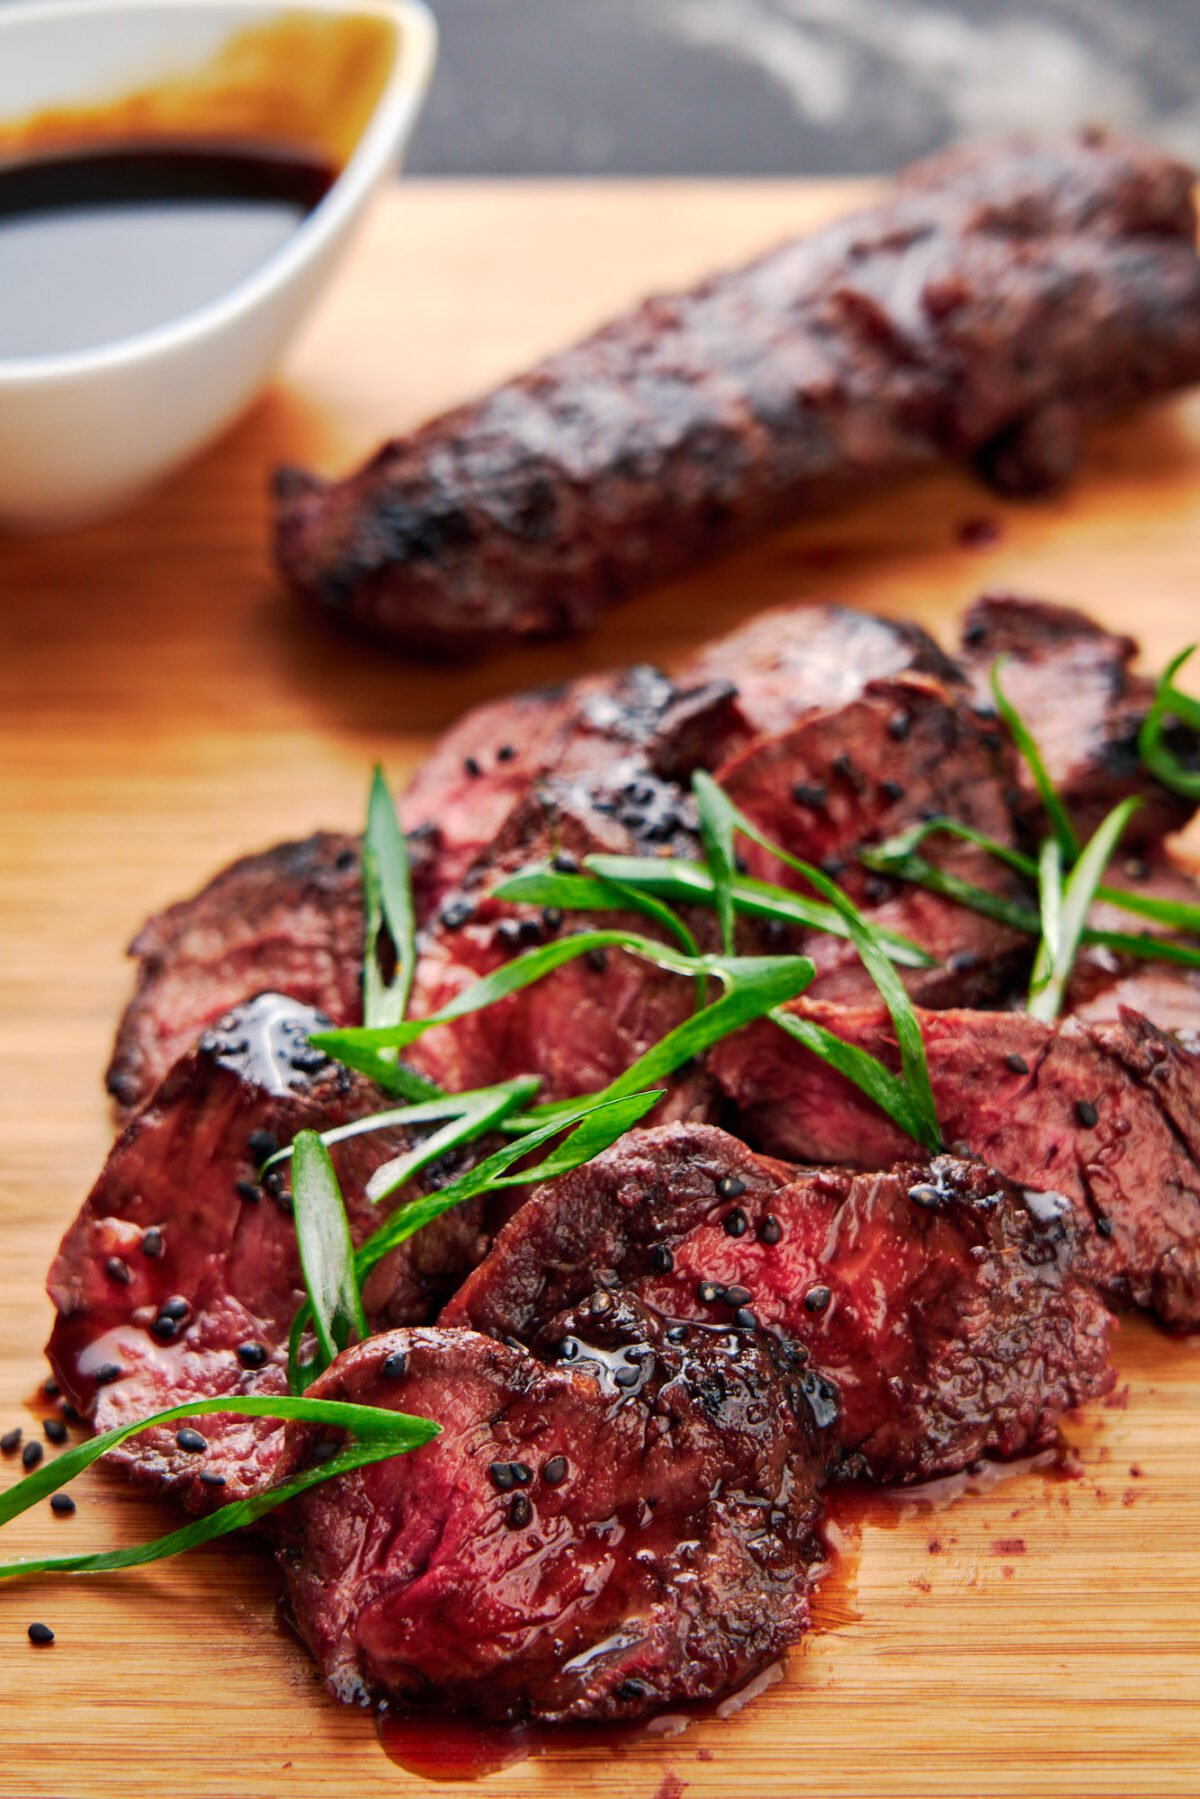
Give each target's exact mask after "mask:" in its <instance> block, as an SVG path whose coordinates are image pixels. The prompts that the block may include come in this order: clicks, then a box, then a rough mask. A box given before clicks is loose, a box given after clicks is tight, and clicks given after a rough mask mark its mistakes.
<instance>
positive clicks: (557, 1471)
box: [542, 1455, 567, 1487]
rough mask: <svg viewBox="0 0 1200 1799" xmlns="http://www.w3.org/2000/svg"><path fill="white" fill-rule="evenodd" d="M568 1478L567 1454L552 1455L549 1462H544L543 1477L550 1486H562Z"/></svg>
mask: <svg viewBox="0 0 1200 1799" xmlns="http://www.w3.org/2000/svg"><path fill="white" fill-rule="evenodd" d="M566 1478H567V1458H566V1456H565V1455H552V1456H551V1457H550V1460H549V1461H548V1462H543V1463H542V1479H543V1480H544V1481H545V1483H546V1485H547V1486H548V1487H561V1486H562V1484H563V1482H564V1480H566Z"/></svg>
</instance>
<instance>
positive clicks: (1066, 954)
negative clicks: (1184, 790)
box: [1029, 796, 1141, 1024]
mask: <svg viewBox="0 0 1200 1799" xmlns="http://www.w3.org/2000/svg"><path fill="white" fill-rule="evenodd" d="M1140 804H1141V801H1140V800H1139V799H1138V798H1137V797H1136V796H1134V797H1133V798H1130V799H1127V800H1122V801H1121V803H1120V805H1119V806H1114V807H1113V809H1112V811H1111V812H1110V813H1109V814H1108V817H1107V818H1106V819H1104V821H1103V822H1102V823H1101V824H1100V825H1098V826H1097V828H1096V831H1095V833H1094V834H1093V835H1092V837H1090V838H1089V840H1088V842H1087V844H1086V845H1085V847H1084V849H1083V850H1082V852H1081V853H1080V856H1079V860H1078V861H1077V862H1076V864H1075V866H1074V868H1073V869H1072V870H1071V872H1070V874H1069V875H1068V876H1067V877H1066V880H1065V881H1064V880H1063V872H1062V859H1061V858H1062V849H1061V846H1060V845H1059V844H1058V843H1057V842H1056V841H1055V840H1054V839H1053V838H1048V839H1047V841H1046V842H1045V843H1044V844H1043V845H1042V855H1041V861H1040V865H1039V871H1040V881H1039V894H1040V899H1041V909H1042V937H1041V942H1040V943H1039V945H1038V952H1037V956H1036V958H1035V960H1034V965H1033V979H1032V982H1031V984H1030V989H1029V1014H1030V1017H1032V1018H1039V1019H1041V1021H1042V1023H1043V1024H1053V1022H1054V1020H1055V1019H1056V1018H1057V1017H1058V1015H1059V1013H1060V1012H1061V1010H1062V1003H1063V997H1064V995H1065V993H1066V987H1067V982H1068V980H1069V979H1070V976H1071V970H1072V968H1073V967H1074V965H1075V957H1076V955H1077V954H1078V951H1079V945H1080V943H1081V941H1082V939H1083V933H1084V928H1085V924H1086V920H1087V915H1088V912H1089V910H1090V908H1091V905H1092V901H1093V900H1094V898H1095V896H1096V887H1097V885H1098V884H1099V881H1100V877H1101V875H1102V874H1103V873H1104V870H1105V869H1106V868H1107V867H1108V864H1109V862H1110V861H1111V860H1112V857H1113V854H1114V852H1115V850H1116V847H1117V844H1118V843H1119V842H1120V839H1121V834H1122V832H1123V831H1124V829H1125V826H1126V825H1127V824H1128V823H1129V820H1130V818H1131V817H1132V816H1133V814H1134V813H1135V812H1136V811H1137V808H1138V807H1139V806H1140Z"/></svg>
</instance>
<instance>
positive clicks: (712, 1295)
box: [696, 1281, 725, 1306]
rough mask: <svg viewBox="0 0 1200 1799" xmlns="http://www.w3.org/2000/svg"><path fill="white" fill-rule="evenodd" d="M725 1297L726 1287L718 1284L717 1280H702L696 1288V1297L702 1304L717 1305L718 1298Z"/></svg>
mask: <svg viewBox="0 0 1200 1799" xmlns="http://www.w3.org/2000/svg"><path fill="white" fill-rule="evenodd" d="M724 1297H725V1289H724V1287H720V1286H718V1285H717V1283H716V1281H701V1282H700V1284H699V1286H698V1287H697V1288H696V1298H697V1299H698V1300H699V1301H700V1304H701V1305H702V1306H711V1305H715V1304H716V1303H717V1301H718V1299H724Z"/></svg>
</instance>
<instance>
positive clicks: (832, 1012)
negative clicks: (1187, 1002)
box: [710, 999, 1200, 1330]
mask: <svg viewBox="0 0 1200 1799" xmlns="http://www.w3.org/2000/svg"><path fill="white" fill-rule="evenodd" d="M793 1004H794V1006H795V1008H796V1009H797V1010H803V1011H807V1012H808V1013H809V1015H810V1016H811V1017H813V1018H814V1019H816V1020H817V1021H818V1022H820V1023H822V1024H824V1025H826V1026H827V1027H828V1028H829V1029H830V1030H832V1031H834V1032H835V1034H836V1035H837V1036H839V1037H841V1038H843V1039H844V1040H845V1041H847V1042H850V1043H856V1044H859V1045H860V1046H862V1047H863V1048H866V1049H869V1050H870V1051H871V1053H872V1054H875V1055H878V1056H880V1057H881V1058H882V1059H883V1060H885V1061H891V1062H892V1063H893V1064H894V1063H895V1059H896V1058H895V1046H894V1042H893V1040H892V1036H891V1028H890V1024H889V1021H888V1020H887V1017H886V1015H885V1014H882V1013H881V1012H879V1011H878V1010H877V1009H876V1008H873V1007H872V1008H863V1009H861V1010H854V1009H851V1008H848V1007H839V1006H822V1005H820V1004H811V1005H809V1004H806V1001H805V1000H804V999H801V1000H799V1001H796V1002H793ZM919 1016H920V1025H921V1033H922V1036H923V1037H924V1040H925V1050H926V1055H927V1058H928V1062H929V1075H930V1080H931V1082H932V1086H933V1095H934V1101H935V1103H936V1106H937V1111H938V1117H939V1118H940V1120H941V1124H942V1131H943V1134H944V1137H945V1140H946V1142H947V1143H950V1144H953V1145H959V1144H961V1145H963V1146H964V1147H965V1149H966V1150H968V1151H970V1152H971V1153H973V1154H975V1155H977V1156H979V1157H981V1158H982V1159H983V1161H985V1162H987V1163H989V1164H990V1165H991V1166H992V1167H994V1168H997V1169H999V1170H1000V1172H1001V1173H1002V1174H1004V1175H1006V1176H1007V1177H1008V1178H1009V1179H1010V1180H1013V1181H1017V1182H1019V1183H1023V1184H1025V1185H1028V1186H1030V1187H1036V1188H1043V1189H1051V1190H1054V1191H1056V1192H1060V1193H1063V1194H1065V1195H1066V1196H1067V1198H1068V1199H1069V1200H1070V1201H1071V1203H1072V1205H1073V1206H1074V1208H1075V1211H1076V1215H1077V1217H1078V1220H1079V1224H1080V1230H1081V1238H1080V1242H1081V1250H1080V1255H1081V1263H1082V1266H1083V1267H1084V1268H1085V1269H1086V1271H1087V1273H1088V1275H1089V1276H1090V1278H1091V1279H1092V1280H1094V1281H1095V1283H1096V1284H1097V1286H1098V1287H1099V1288H1100V1290H1101V1291H1102V1292H1103V1293H1105V1294H1106V1296H1107V1297H1108V1298H1109V1299H1110V1300H1111V1301H1112V1302H1113V1303H1114V1304H1120V1305H1129V1304H1132V1305H1136V1306H1141V1307H1144V1308H1146V1309H1148V1310H1150V1311H1153V1312H1155V1313H1156V1314H1157V1315H1158V1317H1159V1318H1160V1319H1161V1321H1162V1322H1163V1323H1164V1324H1165V1325H1167V1326H1169V1327H1170V1328H1172V1329H1176V1330H1194V1329H1196V1328H1200V1056H1196V1055H1193V1054H1191V1053H1189V1052H1188V1051H1187V1050H1186V1049H1184V1048H1182V1047H1181V1046H1180V1045H1179V1044H1178V1043H1177V1042H1175V1040H1174V1039H1173V1038H1171V1037H1168V1036H1166V1035H1165V1034H1164V1033H1163V1032H1161V1031H1159V1030H1158V1029H1156V1027H1155V1026H1154V1025H1152V1024H1151V1023H1150V1022H1149V1021H1148V1020H1147V1019H1144V1018H1142V1017H1140V1016H1139V1015H1138V1014H1136V1013H1132V1012H1126V1013H1124V1014H1123V1016H1122V1017H1121V1018H1120V1019H1119V1021H1118V1022H1117V1023H1115V1024H1108V1025H1088V1024H1085V1023H1083V1022H1082V1021H1080V1020H1076V1019H1067V1020H1066V1021H1065V1022H1063V1023H1062V1024H1059V1025H1047V1024H1042V1023H1040V1022H1039V1021H1038V1020H1037V1019H1034V1018H1030V1017H1029V1016H1028V1015H1027V1014H1025V1013H1021V1012H967V1011H944V1012H923V1013H921V1014H920V1015H919ZM710 1068H711V1070H712V1073H713V1074H714V1075H715V1076H716V1079H717V1080H718V1082H719V1083H720V1085H721V1087H722V1088H723V1089H724V1091H725V1093H726V1094H727V1095H728V1097H729V1098H730V1099H731V1100H732V1101H733V1102H734V1103H735V1105H736V1106H737V1107H738V1114H739V1121H740V1128H741V1129H742V1130H744V1131H745V1133H746V1135H747V1136H749V1137H750V1138H751V1140H752V1141H754V1142H757V1143H759V1144H761V1145H762V1146H764V1147H765V1148H767V1149H769V1150H771V1151H772V1152H773V1153H775V1154H778V1155H786V1156H791V1157H794V1158H796V1159H803V1160H810V1161H816V1162H841V1163H848V1164H850V1165H852V1166H858V1167H866V1168H879V1167H883V1166H886V1165H887V1164H888V1163H889V1162H890V1161H892V1160H893V1159H894V1158H896V1157H898V1156H905V1155H909V1154H911V1152H912V1145H911V1144H910V1143H909V1142H908V1140H907V1138H906V1137H905V1136H904V1133H903V1132H902V1131H901V1130H900V1129H899V1128H898V1127H897V1126H896V1125H894V1124H893V1123H892V1122H891V1120H890V1119H889V1118H887V1117H886V1116H885V1115H884V1114H883V1113H882V1112H880V1111H878V1110H877V1109H876V1108H875V1107H874V1106H873V1105H871V1103H870V1102H869V1101H868V1100H866V1099H864V1097H863V1096H862V1095H861V1094H860V1093H859V1092H858V1091H857V1089H856V1088H854V1087H851V1086H850V1085H849V1084H848V1083H847V1082H845V1081H843V1080H842V1079H841V1077H840V1076H839V1075H837V1074H835V1073H834V1072H833V1070H832V1069H830V1068H828V1067H827V1066H826V1065H825V1064H824V1063H821V1062H818V1061H817V1060H816V1058H815V1057H813V1056H809V1055H807V1054H806V1053H805V1051H804V1050H802V1049H801V1048H800V1046H799V1045H798V1044H796V1043H794V1042H793V1041H792V1040H791V1039H790V1038H789V1037H786V1036H785V1035H784V1033H783V1032H782V1031H781V1030H779V1029H778V1027H777V1026H775V1025H772V1024H769V1023H761V1024H755V1025H751V1026H750V1027H749V1028H748V1029H747V1030H745V1031H742V1032H740V1033H739V1034H738V1035H737V1036H736V1037H735V1038H730V1039H727V1040H726V1041H725V1042H724V1043H721V1044H718V1045H717V1047H716V1049H715V1050H714V1051H713V1053H712V1055H711V1057H710Z"/></svg>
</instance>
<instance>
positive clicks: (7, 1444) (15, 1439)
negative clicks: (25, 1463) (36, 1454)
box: [0, 1424, 22, 1455]
mask: <svg viewBox="0 0 1200 1799" xmlns="http://www.w3.org/2000/svg"><path fill="white" fill-rule="evenodd" d="M21 1435H22V1432H21V1426H20V1425H19V1424H17V1425H14V1426H13V1428H12V1430H6V1431H5V1433H4V1435H3V1436H2V1437H0V1451H2V1452H3V1453H4V1454H5V1455H15V1454H16V1452H17V1450H18V1449H19V1448H20V1447H21Z"/></svg>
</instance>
